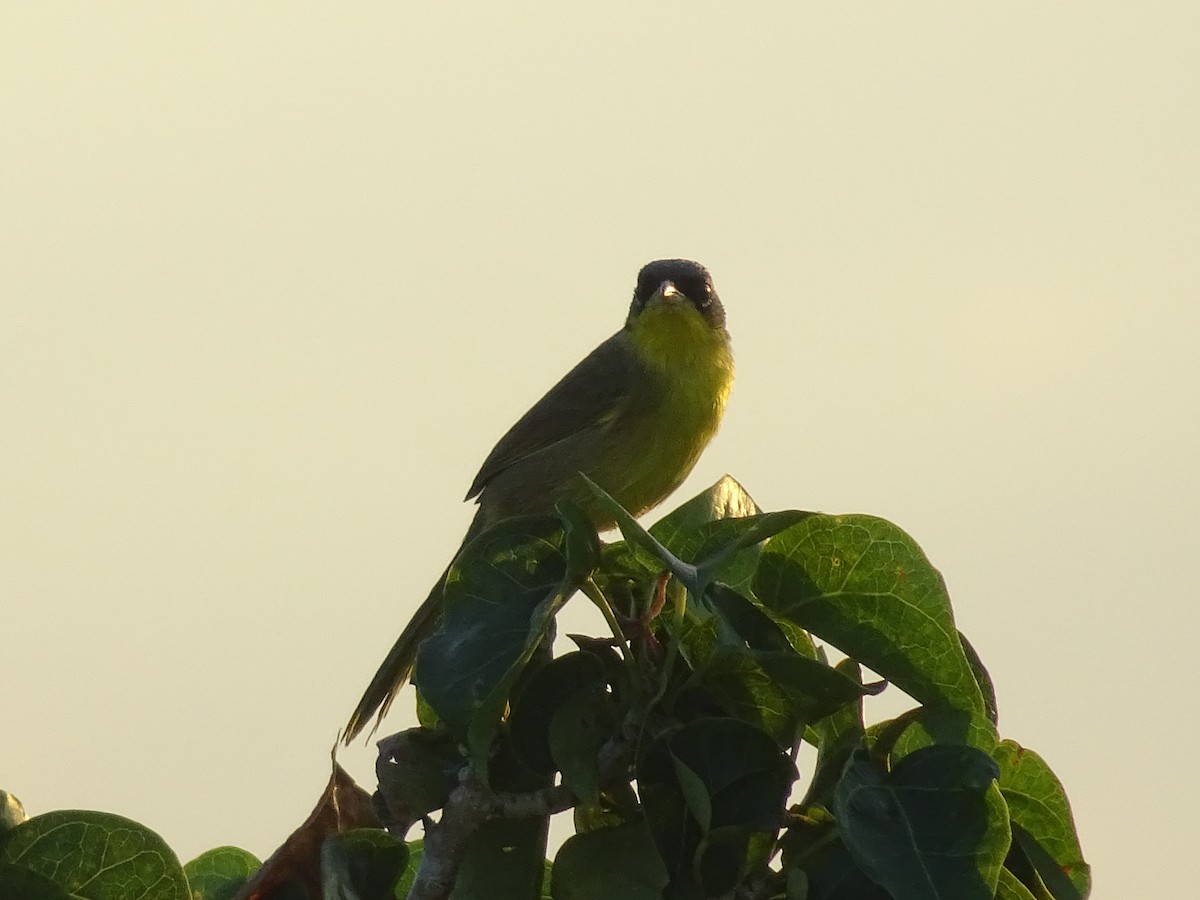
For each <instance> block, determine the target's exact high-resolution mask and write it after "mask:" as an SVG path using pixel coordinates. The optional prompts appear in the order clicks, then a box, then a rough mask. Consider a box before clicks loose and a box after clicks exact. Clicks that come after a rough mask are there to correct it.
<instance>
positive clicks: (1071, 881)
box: [993, 740, 1092, 900]
mask: <svg viewBox="0 0 1200 900" xmlns="http://www.w3.org/2000/svg"><path fill="white" fill-rule="evenodd" d="M993 756H994V757H995V759H996V762H997V763H998V764H999V766H1000V791H1001V793H1002V794H1003V795H1004V799H1005V801H1006V802H1007V803H1008V809H1009V815H1010V816H1011V818H1012V823H1013V840H1014V844H1015V846H1014V850H1016V849H1019V850H1020V851H1021V852H1022V853H1023V854H1024V855H1025V857H1026V859H1027V860H1028V862H1029V864H1030V866H1031V867H1032V868H1033V869H1034V870H1035V871H1036V872H1037V874H1038V875H1039V876H1040V878H1041V879H1042V881H1043V882H1044V883H1045V885H1046V887H1047V888H1048V889H1049V890H1050V893H1051V894H1052V895H1053V896H1054V898H1055V900H1076V898H1083V897H1086V896H1088V893H1089V892H1090V891H1091V886H1092V873H1091V867H1090V866H1089V865H1088V864H1087V863H1086V862H1084V859H1083V851H1082V850H1081V849H1080V847H1079V838H1078V836H1077V835H1076V833H1075V820H1074V818H1073V817H1072V815H1071V807H1070V804H1069V803H1068V802H1067V795H1066V793H1065V792H1064V791H1063V787H1062V784H1061V783H1060V782H1059V780H1058V778H1056V777H1055V775H1054V773H1053V772H1052V771H1051V770H1050V767H1049V766H1048V765H1046V762H1045V760H1043V759H1042V758H1041V757H1040V756H1038V754H1036V753H1035V752H1033V751H1032V750H1026V749H1025V748H1024V747H1022V746H1021V745H1020V744H1018V743H1016V742H1015V741H1008V740H1006V741H1001V742H1000V744H999V746H997V747H996V749H995V751H994V752H993ZM1018 874H1021V873H1018Z"/></svg>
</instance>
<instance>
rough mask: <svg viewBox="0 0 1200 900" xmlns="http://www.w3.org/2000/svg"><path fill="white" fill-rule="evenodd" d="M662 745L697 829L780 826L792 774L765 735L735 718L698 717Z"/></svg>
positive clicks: (792, 770) (787, 762)
mask: <svg viewBox="0 0 1200 900" xmlns="http://www.w3.org/2000/svg"><path fill="white" fill-rule="evenodd" d="M667 745H668V749H669V752H670V755H671V759H672V761H673V763H674V765H675V772H676V777H677V778H678V780H679V784H680V787H681V789H682V791H683V795H684V799H685V801H686V803H687V805H688V808H689V810H690V811H691V813H692V815H693V816H694V817H695V819H696V821H697V822H698V823H699V824H700V827H701V830H702V831H709V830H711V829H714V828H724V827H728V826H745V827H748V828H753V829H758V830H762V831H770V832H774V831H775V830H776V829H777V828H778V827H779V823H780V817H781V815H782V813H783V804H784V801H785V800H786V797H787V790H788V787H789V786H790V785H791V783H792V780H793V779H794V777H795V770H794V768H793V767H792V763H791V760H790V759H789V758H788V757H787V756H786V755H784V754H783V753H782V752H781V751H780V749H779V747H778V745H777V744H776V743H775V741H774V740H772V739H771V737H770V735H768V734H766V733H765V732H764V731H762V730H760V729H758V728H755V727H754V726H753V725H750V724H748V723H746V722H743V721H741V720H739V719H727V718H717V719H700V720H698V721H695V722H690V723H688V724H687V725H684V726H683V727H682V728H680V729H678V730H677V731H675V732H674V733H673V734H672V735H671V736H670V738H669V740H668V744H667Z"/></svg>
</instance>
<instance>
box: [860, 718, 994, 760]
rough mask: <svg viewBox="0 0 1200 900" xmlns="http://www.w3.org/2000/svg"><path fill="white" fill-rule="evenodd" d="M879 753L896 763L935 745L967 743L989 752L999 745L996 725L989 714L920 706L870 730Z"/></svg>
mask: <svg viewBox="0 0 1200 900" xmlns="http://www.w3.org/2000/svg"><path fill="white" fill-rule="evenodd" d="M867 734H868V737H869V739H870V740H871V742H872V744H873V750H874V754H875V755H876V756H884V755H886V756H889V757H890V758H891V760H892V762H893V763H895V762H898V761H899V760H901V759H903V758H904V757H905V756H907V755H908V754H910V753H912V752H913V751H914V750H920V749H921V748H922V747H930V746H932V745H934V744H967V745H968V746H971V747H974V748H975V749H977V750H982V751H984V752H985V753H991V752H992V751H993V750H994V749H995V748H996V741H997V736H996V726H995V725H993V724H992V722H991V720H990V719H988V718H986V717H985V716H982V715H978V714H973V713H970V712H966V711H964V710H961V709H953V708H949V707H946V706H918V707H914V708H913V709H910V710H908V711H907V712H904V713H902V714H901V715H899V716H897V717H896V718H894V719H891V720H889V721H885V722H877V723H875V724H874V725H872V726H871V727H870V728H868V729H867Z"/></svg>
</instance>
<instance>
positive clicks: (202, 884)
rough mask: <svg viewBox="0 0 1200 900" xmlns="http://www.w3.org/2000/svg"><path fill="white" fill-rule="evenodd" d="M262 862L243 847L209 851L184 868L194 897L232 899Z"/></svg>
mask: <svg viewBox="0 0 1200 900" xmlns="http://www.w3.org/2000/svg"><path fill="white" fill-rule="evenodd" d="M261 865H262V862H261V861H260V860H259V859H258V858H257V857H256V856H254V854H252V853H248V852H247V851H245V850H243V849H241V848H240V847H215V848H213V849H212V850H206V851H204V852H203V853H201V854H200V855H199V856H197V857H196V858H195V859H193V860H192V861H191V862H189V863H188V864H187V865H185V866H184V867H183V874H184V875H186V876H187V880H188V886H189V887H190V888H191V890H192V900H232V898H233V897H234V896H236V895H237V892H238V888H240V887H241V886H242V885H243V884H245V882H246V880H247V879H249V877H250V876H251V875H253V874H254V873H255V872H257V871H258V868H259V866H261Z"/></svg>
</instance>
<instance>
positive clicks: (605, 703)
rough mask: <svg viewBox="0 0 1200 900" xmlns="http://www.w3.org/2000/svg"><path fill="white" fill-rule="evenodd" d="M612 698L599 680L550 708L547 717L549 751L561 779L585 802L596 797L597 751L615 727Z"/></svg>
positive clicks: (597, 783)
mask: <svg viewBox="0 0 1200 900" xmlns="http://www.w3.org/2000/svg"><path fill="white" fill-rule="evenodd" d="M616 725H617V718H616V713H615V711H614V710H613V708H612V701H611V698H610V697H609V695H608V693H607V692H606V691H605V690H604V686H603V685H602V684H593V685H589V686H586V687H584V688H581V689H580V690H578V691H576V692H575V693H573V694H572V695H571V696H570V697H568V698H567V699H566V700H565V701H564V702H563V703H562V704H561V705H560V706H559V707H558V709H556V710H555V711H554V715H553V717H552V718H551V719H550V729H549V735H548V737H549V742H550V755H551V756H552V757H553V758H554V764H555V766H557V767H558V770H559V771H560V772H562V782H563V784H565V785H566V786H567V787H568V788H569V789H570V790H571V792H572V793H573V794H574V795H575V796H576V797H579V798H580V799H582V800H584V801H586V802H589V803H590V802H595V801H596V800H598V799H599V791H600V768H599V761H598V758H597V757H598V754H599V751H600V748H601V747H602V746H603V745H604V742H605V741H607V740H608V739H609V738H610V737H612V736H613V733H614V732H615V730H616Z"/></svg>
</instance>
